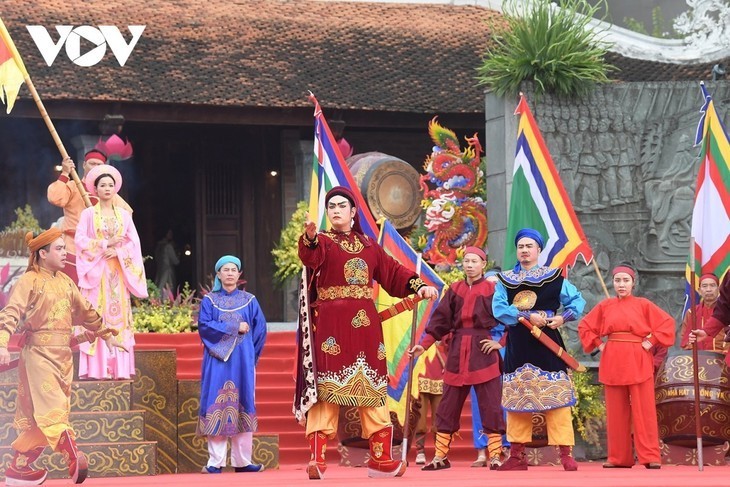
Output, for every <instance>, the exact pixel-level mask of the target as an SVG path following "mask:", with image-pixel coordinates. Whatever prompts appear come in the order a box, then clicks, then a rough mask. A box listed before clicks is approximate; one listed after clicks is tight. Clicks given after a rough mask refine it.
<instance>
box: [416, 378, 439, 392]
mask: <svg viewBox="0 0 730 487" xmlns="http://www.w3.org/2000/svg"><path fill="white" fill-rule="evenodd" d="M418 392H424V393H426V394H434V395H441V394H443V393H444V381H443V380H442V379H428V378H426V377H419V378H418Z"/></svg>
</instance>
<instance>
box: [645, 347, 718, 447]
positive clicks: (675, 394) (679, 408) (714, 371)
mask: <svg viewBox="0 0 730 487" xmlns="http://www.w3.org/2000/svg"><path fill="white" fill-rule="evenodd" d="M698 357H699V360H698V363H699V378H700V413H701V414H700V418H701V419H700V421H701V423H702V442H703V444H704V445H706V446H713V445H720V444H722V443H724V442H725V441H728V440H730V374H729V373H728V368H727V366H726V365H725V356H724V355H723V354H721V353H716V352H709V351H700V352H698ZM655 395H656V409H657V420H658V421H659V438H660V439H662V440H663V441H664V443H667V444H670V445H678V446H685V447H694V446H696V445H697V435H696V432H695V415H694V399H695V394H694V379H693V373H692V352H691V351H689V350H670V351H669V353H668V354H667V358H666V360H665V361H664V363H663V364H662V366H661V368H660V369H659V372H658V373H657V377H656V383H655Z"/></svg>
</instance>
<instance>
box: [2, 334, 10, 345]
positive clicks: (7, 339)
mask: <svg viewBox="0 0 730 487" xmlns="http://www.w3.org/2000/svg"><path fill="white" fill-rule="evenodd" d="M8 343H10V335H8V334H7V333H5V332H4V331H0V347H1V348H8Z"/></svg>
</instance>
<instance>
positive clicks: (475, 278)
mask: <svg viewBox="0 0 730 487" xmlns="http://www.w3.org/2000/svg"><path fill="white" fill-rule="evenodd" d="M486 263H487V256H486V254H485V253H484V251H483V250H481V249H479V248H477V247H467V248H466V250H465V251H464V261H463V265H464V272H465V273H466V279H465V280H463V281H458V282H455V283H454V284H452V285H451V287H449V290H448V291H447V292H446V295H445V296H444V298H443V299H442V300H441V303H439V305H438V307H437V308H436V311H434V313H433V316H432V317H431V320H430V321H429V323H428V326H427V327H426V334H425V335H424V337H423V338H421V342H420V343H419V344H418V345H416V346H414V347H413V348H412V349H411V350H410V351H409V353H410V354H412V355H414V356H418V355H420V354H422V353H423V352H424V351H425V350H426V349H428V348H429V347H430V346H431V345H433V344H434V343H435V342H436V341H437V340H441V339H442V338H443V337H444V336H446V335H448V334H449V333H451V334H452V338H451V341H450V343H449V355H448V358H447V359H446V370H445V372H444V394H443V398H442V399H441V404H439V407H438V410H437V412H436V430H437V433H436V455H435V456H434V458H433V460H432V461H431V463H429V464H428V465H426V466H425V467H423V469H422V470H442V469H445V468H449V467H451V463H450V462H449V459H448V458H447V455H448V452H449V447H450V445H451V439H452V438H453V435H454V433H456V432H458V431H459V427H460V421H459V419H460V417H461V410H462V408H463V407H464V401H466V398H467V396H468V395H469V392H470V390H471V387H472V386H474V391H475V392H476V396H477V402H478V404H479V415H480V417H481V420H482V424H481V426H482V431H484V433H485V434H486V435H487V438H488V440H487V444H488V448H489V450H490V451H489V456H490V459H491V464H490V468H492V469H496V468H497V467H499V465H500V463H499V455H500V453H501V450H502V434H503V433H504V416H503V414H502V406H501V402H502V356H501V355H500V354H499V352H498V350H499V349H500V348H502V347H503V346H504V343H505V340H506V338H507V334H506V333H505V334H504V335H503V336H502V341H501V343H500V342H498V341H496V340H494V339H493V337H492V334H491V330H492V329H493V328H495V327H497V326H499V323H498V322H497V321H496V320H495V319H494V316H493V315H492V296H493V295H494V283H492V282H489V281H487V280H486V279H485V278H484V267H485V266H486Z"/></svg>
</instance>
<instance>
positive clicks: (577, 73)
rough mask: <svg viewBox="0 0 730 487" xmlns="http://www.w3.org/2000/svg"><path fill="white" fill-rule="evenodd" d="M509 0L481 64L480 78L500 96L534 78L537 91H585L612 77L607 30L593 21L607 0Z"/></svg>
mask: <svg viewBox="0 0 730 487" xmlns="http://www.w3.org/2000/svg"><path fill="white" fill-rule="evenodd" d="M561 4H562V8H557V7H555V6H553V5H552V4H551V2H550V1H549V0H507V1H505V2H504V3H503V8H502V11H503V14H504V16H503V22H502V23H499V24H498V23H496V22H491V23H490V29H491V32H492V34H493V39H492V43H491V45H490V47H488V48H487V50H486V51H485V53H484V57H483V60H482V64H481V65H480V66H479V67H478V68H477V73H478V76H477V80H478V81H479V84H480V85H486V86H488V87H489V88H491V89H492V90H493V92H494V93H495V94H496V95H498V96H505V95H516V94H517V93H518V92H519V89H520V84H521V83H522V82H523V81H533V82H534V84H535V95H536V96H539V95H540V94H541V93H544V92H551V93H555V94H558V95H563V96H583V95H586V94H588V93H589V92H590V90H591V89H592V88H593V85H594V84H595V83H605V82H607V81H608V76H607V74H608V72H609V71H610V70H613V69H615V68H614V67H613V66H611V65H610V64H607V63H606V61H605V59H604V56H605V54H606V48H607V46H606V44H605V43H602V42H601V41H600V40H599V38H600V35H601V31H597V30H593V29H591V28H589V27H588V25H589V22H590V21H591V20H592V18H593V16H594V14H595V13H596V12H597V11H598V10H599V8H600V7H601V6H602V5H605V0H603V1H601V2H599V3H596V5H590V4H589V3H588V1H587V0H565V1H563V2H561Z"/></svg>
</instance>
